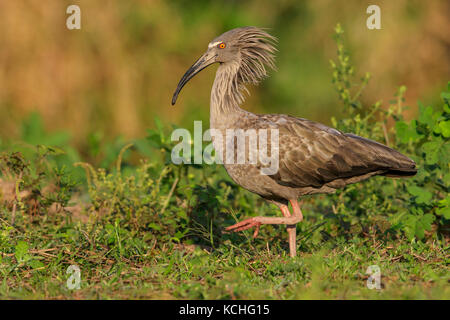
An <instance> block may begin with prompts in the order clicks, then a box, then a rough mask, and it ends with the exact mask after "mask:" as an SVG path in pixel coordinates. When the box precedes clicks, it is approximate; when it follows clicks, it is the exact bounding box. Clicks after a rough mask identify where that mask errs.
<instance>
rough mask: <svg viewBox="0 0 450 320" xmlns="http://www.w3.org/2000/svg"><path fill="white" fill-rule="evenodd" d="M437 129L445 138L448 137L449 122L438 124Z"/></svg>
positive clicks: (449, 132)
mask: <svg viewBox="0 0 450 320" xmlns="http://www.w3.org/2000/svg"><path fill="white" fill-rule="evenodd" d="M439 129H440V131H441V134H442V135H443V136H444V137H445V138H448V137H450V120H447V121H441V122H439Z"/></svg>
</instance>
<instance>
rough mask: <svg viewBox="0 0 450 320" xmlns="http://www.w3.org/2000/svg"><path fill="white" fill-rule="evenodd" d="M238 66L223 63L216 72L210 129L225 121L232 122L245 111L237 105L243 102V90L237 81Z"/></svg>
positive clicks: (240, 83)
mask: <svg viewBox="0 0 450 320" xmlns="http://www.w3.org/2000/svg"><path fill="white" fill-rule="evenodd" d="M238 71H239V64H238V63H234V62H230V63H223V64H221V65H220V66H219V68H218V69H217V72H216V78H215V80H214V84H213V87H212V90H211V127H213V128H217V127H218V126H219V125H220V124H224V122H226V120H228V121H232V120H233V119H234V118H238V117H239V116H240V115H241V114H242V113H246V111H244V110H242V109H241V108H240V107H239V105H240V104H241V103H242V102H243V94H242V92H241V91H242V90H245V88H244V87H243V84H242V82H241V81H240V79H238V76H237V75H238Z"/></svg>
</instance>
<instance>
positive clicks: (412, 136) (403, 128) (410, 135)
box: [395, 120, 422, 143]
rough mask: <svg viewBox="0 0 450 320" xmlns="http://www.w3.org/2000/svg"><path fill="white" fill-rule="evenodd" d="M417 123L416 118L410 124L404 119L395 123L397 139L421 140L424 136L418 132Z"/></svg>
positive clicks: (404, 140) (406, 140)
mask: <svg viewBox="0 0 450 320" xmlns="http://www.w3.org/2000/svg"><path fill="white" fill-rule="evenodd" d="M416 128H417V124H416V121H415V120H412V121H411V124H410V125H408V124H407V123H406V122H404V121H398V122H397V123H396V124H395V130H396V133H397V139H398V140H400V142H402V143H408V142H409V140H413V141H416V140H419V139H420V138H421V137H422V136H421V135H420V134H419V133H417V130H416Z"/></svg>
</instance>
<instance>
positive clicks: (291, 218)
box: [225, 200, 303, 257]
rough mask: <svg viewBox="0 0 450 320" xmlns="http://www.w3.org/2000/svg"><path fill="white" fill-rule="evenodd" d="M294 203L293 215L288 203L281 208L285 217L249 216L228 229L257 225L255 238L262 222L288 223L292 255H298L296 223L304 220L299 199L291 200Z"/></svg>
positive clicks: (243, 228) (239, 229) (227, 229)
mask: <svg viewBox="0 0 450 320" xmlns="http://www.w3.org/2000/svg"><path fill="white" fill-rule="evenodd" d="M290 203H291V205H292V209H293V210H292V211H293V215H291V214H290V212H289V208H288V207H287V206H286V205H281V206H280V209H281V212H282V213H283V216H284V217H283V218H278V217H261V216H259V217H254V218H249V219H246V220H244V221H241V222H238V223H236V224H234V225H232V226H229V227H227V228H226V229H225V230H226V231H232V232H237V231H243V230H247V229H250V228H253V227H255V232H254V233H253V238H256V236H257V235H258V232H259V228H260V227H261V225H262V224H286V225H287V231H288V234H289V252H290V256H291V257H294V256H295V255H296V246H297V245H296V224H297V223H298V222H300V221H302V220H303V215H302V211H301V210H300V206H299V205H298V202H297V200H290Z"/></svg>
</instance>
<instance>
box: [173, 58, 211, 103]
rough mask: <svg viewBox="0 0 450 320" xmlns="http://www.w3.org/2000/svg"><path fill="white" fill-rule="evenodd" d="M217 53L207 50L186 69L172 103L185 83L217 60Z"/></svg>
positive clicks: (175, 100)
mask: <svg viewBox="0 0 450 320" xmlns="http://www.w3.org/2000/svg"><path fill="white" fill-rule="evenodd" d="M215 58H216V55H214V54H212V53H211V52H210V51H207V52H206V53H205V54H204V55H202V56H201V57H200V58H199V59H198V60H197V61H196V62H195V63H194V64H193V65H192V66H191V67H190V68H189V69H188V71H186V73H185V74H184V76H183V77H182V78H181V80H180V82H178V86H177V89H176V90H175V93H174V94H173V97H172V105H174V104H175V102H177V98H178V94H179V93H180V91H181V89H183V87H184V85H185V84H186V83H187V82H188V81H189V80H191V79H192V78H193V77H194V76H195V75H196V74H197V73H199V72H200V71H202V70H203V69H205V68H206V67H207V66H209V65H211V64H213V63H214V62H216V60H215Z"/></svg>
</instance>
